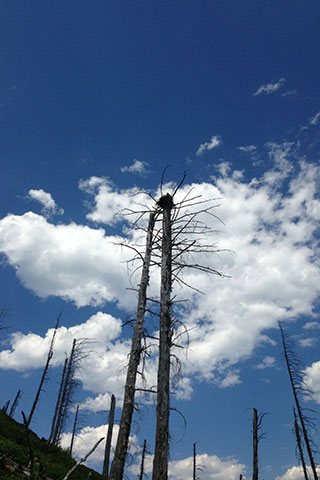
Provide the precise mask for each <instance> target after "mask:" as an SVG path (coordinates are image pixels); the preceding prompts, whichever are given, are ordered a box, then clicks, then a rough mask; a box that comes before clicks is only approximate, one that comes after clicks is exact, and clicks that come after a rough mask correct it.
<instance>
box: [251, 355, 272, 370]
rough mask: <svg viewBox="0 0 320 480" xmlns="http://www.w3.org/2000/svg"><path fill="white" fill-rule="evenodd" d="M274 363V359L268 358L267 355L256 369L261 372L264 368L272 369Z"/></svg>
mask: <svg viewBox="0 0 320 480" xmlns="http://www.w3.org/2000/svg"><path fill="white" fill-rule="evenodd" d="M275 363H276V359H275V358H274V357H270V356H269V355H267V356H266V357H264V359H263V360H262V362H261V363H259V364H258V365H257V366H256V368H258V369H259V370H263V369H265V368H270V367H274V365H275Z"/></svg>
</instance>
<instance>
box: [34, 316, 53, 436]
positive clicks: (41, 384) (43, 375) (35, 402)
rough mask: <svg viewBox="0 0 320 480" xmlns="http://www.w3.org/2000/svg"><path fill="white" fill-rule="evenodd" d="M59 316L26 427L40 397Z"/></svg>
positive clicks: (51, 353)
mask: <svg viewBox="0 0 320 480" xmlns="http://www.w3.org/2000/svg"><path fill="white" fill-rule="evenodd" d="M60 318H61V314H60V315H58V318H57V322H56V326H55V329H54V332H53V335H52V339H51V343H50V348H49V351H48V355H47V361H46V364H45V367H44V370H43V373H42V376H41V380H40V384H39V387H38V390H37V393H36V396H35V399H34V402H33V405H32V407H31V411H30V413H29V417H28V420H27V425H28V427H29V425H30V423H31V420H32V417H33V414H34V411H35V409H36V406H37V404H38V401H39V398H40V394H41V390H42V387H43V384H44V381H45V379H46V376H47V372H48V368H49V364H50V361H51V358H52V356H53V345H54V340H55V337H56V334H57V330H58V326H59V321H60Z"/></svg>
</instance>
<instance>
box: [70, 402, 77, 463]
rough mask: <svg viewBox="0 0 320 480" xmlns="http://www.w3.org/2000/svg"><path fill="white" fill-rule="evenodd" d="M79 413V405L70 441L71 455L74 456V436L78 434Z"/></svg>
mask: <svg viewBox="0 0 320 480" xmlns="http://www.w3.org/2000/svg"><path fill="white" fill-rule="evenodd" d="M78 413H79V405H77V410H76V414H75V417H74V422H73V429H72V436H71V442H70V457H72V449H73V442H74V436H75V434H76V428H77V421H78Z"/></svg>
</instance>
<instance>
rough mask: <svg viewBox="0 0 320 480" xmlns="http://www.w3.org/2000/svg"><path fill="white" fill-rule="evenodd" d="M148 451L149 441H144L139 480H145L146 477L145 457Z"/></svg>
mask: <svg viewBox="0 0 320 480" xmlns="http://www.w3.org/2000/svg"><path fill="white" fill-rule="evenodd" d="M146 451H147V440H144V442H143V449H142V455H141V465H140V474H139V480H143V476H144V459H145V456H146Z"/></svg>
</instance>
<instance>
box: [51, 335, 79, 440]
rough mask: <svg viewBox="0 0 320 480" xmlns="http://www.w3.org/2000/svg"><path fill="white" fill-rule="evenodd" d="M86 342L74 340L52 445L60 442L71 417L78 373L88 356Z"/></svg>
mask: <svg viewBox="0 0 320 480" xmlns="http://www.w3.org/2000/svg"><path fill="white" fill-rule="evenodd" d="M87 343H88V342H87V341H86V340H76V339H74V340H73V343H72V348H71V353H70V357H69V360H68V366H67V369H66V374H65V378H64V383H63V387H62V393H61V400H60V404H59V409H58V412H57V419H56V424H55V429H54V433H53V435H52V440H51V443H53V444H55V445H57V444H58V443H59V441H60V437H61V434H62V432H63V431H64V429H65V425H66V422H67V420H68V417H69V413H70V408H71V406H72V402H73V396H74V393H75V390H76V388H77V386H78V381H77V380H76V372H77V369H78V368H79V366H80V365H79V364H80V362H81V360H82V359H83V358H84V357H85V356H86V351H85V346H86V344H87Z"/></svg>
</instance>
